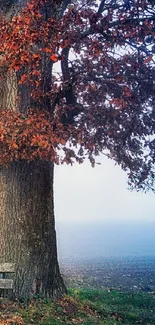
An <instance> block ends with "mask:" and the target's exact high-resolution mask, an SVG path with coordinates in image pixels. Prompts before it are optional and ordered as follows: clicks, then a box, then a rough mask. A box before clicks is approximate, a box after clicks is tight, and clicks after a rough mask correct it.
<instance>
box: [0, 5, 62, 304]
mask: <svg viewBox="0 0 155 325" xmlns="http://www.w3.org/2000/svg"><path fill="white" fill-rule="evenodd" d="M26 1H27V0H8V1H6V0H2V1H1V3H0V10H2V11H3V12H4V13H5V15H6V18H7V19H8V20H9V19H10V17H11V16H12V15H14V13H17V12H18V10H19V8H20V7H22V6H23V5H25V3H26ZM43 63H44V62H43ZM43 63H42V67H43ZM44 69H46V71H44V74H45V75H47V74H50V78H47V83H48V87H51V85H50V82H51V73H52V71H51V67H50V69H47V66H46V67H44ZM2 73H4V78H3V81H1V82H0V109H2V110H3V109H7V110H15V111H20V112H24V113H26V111H27V108H28V106H29V102H30V92H29V91H28V89H27V88H26V87H25V85H22V86H19V85H18V75H17V74H16V73H13V74H12V76H11V75H8V74H7V73H6V72H5V71H2ZM17 95H18V98H17ZM17 99H18V100H17ZM44 104H45V103H44ZM53 170H54V164H53V163H51V162H47V161H41V160H36V161H31V162H26V161H17V162H13V163H12V164H11V165H10V166H9V167H8V168H5V167H2V166H0V263H4V262H6V263H15V275H14V287H13V296H14V297H15V298H31V297H32V296H33V295H34V294H40V295H41V296H43V297H53V298H58V297H60V296H61V295H62V294H64V293H66V287H65V285H64V282H63V279H62V277H61V274H60V270H59V265H58V260H57V245H56V232H55V221H54V201H53Z"/></svg>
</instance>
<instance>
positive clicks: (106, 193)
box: [55, 157, 155, 223]
mask: <svg viewBox="0 0 155 325" xmlns="http://www.w3.org/2000/svg"><path fill="white" fill-rule="evenodd" d="M98 161H100V162H101V163H102V164H101V165H96V167H95V168H92V167H91V165H90V163H89V162H86V163H84V164H83V165H78V164H75V165H74V166H73V167H71V166H68V165H67V166H66V165H63V166H58V167H56V169H55V212H56V218H57V221H67V220H72V221H73V222H74V221H76V222H77V221H79V222H80V223H81V222H86V221H89V222H93V223H94V222H95V223H96V222H100V221H102V222H105V221H109V222H111V221H112V220H115V221H120V220H121V221H123V222H128V221H131V222H133V221H136V222H137V221H138V222H142V221H146V222H149V221H155V194H153V193H151V192H150V193H147V194H145V193H141V192H136V191H133V192H131V191H129V190H128V189H127V176H126V174H125V172H123V171H122V170H121V168H120V167H119V166H115V165H114V163H113V162H112V161H110V160H109V159H107V158H104V157H103V158H98Z"/></svg>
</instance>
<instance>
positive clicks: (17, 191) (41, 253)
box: [0, 161, 66, 298]
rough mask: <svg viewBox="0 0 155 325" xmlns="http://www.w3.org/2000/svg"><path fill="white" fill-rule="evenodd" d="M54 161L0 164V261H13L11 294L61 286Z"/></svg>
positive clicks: (58, 291)
mask: <svg viewBox="0 0 155 325" xmlns="http://www.w3.org/2000/svg"><path fill="white" fill-rule="evenodd" d="M53 167H54V166H53V164H52V163H50V162H45V161H33V162H29V163H28V162H24V161H18V162H14V163H12V164H11V165H10V166H9V167H8V168H1V169H0V225H1V227H0V252H1V255H0V263H1V262H3V263H4V262H6V263H8V262H9V263H15V276H14V288H13V295H14V297H16V298H23V297H24V298H31V297H32V296H33V295H34V294H39V295H41V296H43V297H54V298H58V297H60V296H61V295H62V294H64V293H65V292H66V288H65V285H64V282H63V279H62V277H61V275H60V271H59V265H58V260H57V247H56V232H55V221H54V203H53Z"/></svg>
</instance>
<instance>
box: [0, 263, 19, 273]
mask: <svg viewBox="0 0 155 325" xmlns="http://www.w3.org/2000/svg"><path fill="white" fill-rule="evenodd" d="M14 272H15V264H13V263H2V264H0V273H14Z"/></svg>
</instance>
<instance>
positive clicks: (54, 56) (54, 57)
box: [50, 54, 58, 62]
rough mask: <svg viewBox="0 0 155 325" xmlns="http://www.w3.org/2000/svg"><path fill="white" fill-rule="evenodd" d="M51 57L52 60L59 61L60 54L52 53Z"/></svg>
mask: <svg viewBox="0 0 155 325" xmlns="http://www.w3.org/2000/svg"><path fill="white" fill-rule="evenodd" d="M50 59H51V60H52V61H54V62H57V61H58V56H57V55H55V54H52V55H51V56H50Z"/></svg>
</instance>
